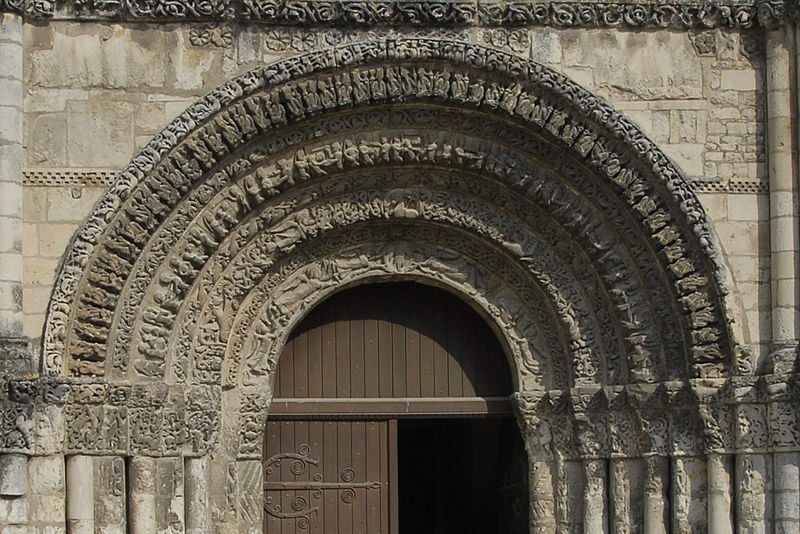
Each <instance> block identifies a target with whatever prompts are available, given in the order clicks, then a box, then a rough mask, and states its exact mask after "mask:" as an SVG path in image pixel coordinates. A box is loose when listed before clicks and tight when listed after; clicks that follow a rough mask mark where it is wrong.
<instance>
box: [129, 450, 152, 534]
mask: <svg viewBox="0 0 800 534" xmlns="http://www.w3.org/2000/svg"><path fill="white" fill-rule="evenodd" d="M128 465H129V471H128V477H129V479H130V484H129V487H130V489H129V493H128V525H129V527H130V534H147V533H152V532H156V487H155V486H156V462H155V459H153V458H148V457H145V456H139V457H134V458H131V460H130V462H129V464H128Z"/></svg>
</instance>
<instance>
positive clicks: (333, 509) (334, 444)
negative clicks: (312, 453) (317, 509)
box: [321, 421, 339, 534]
mask: <svg viewBox="0 0 800 534" xmlns="http://www.w3.org/2000/svg"><path fill="white" fill-rule="evenodd" d="M337 426H338V423H337V422H336V421H326V422H325V423H324V429H323V432H324V445H323V451H324V453H323V454H322V455H321V456H322V458H321V462H322V480H323V481H325V482H328V481H336V480H338V474H337V472H338V460H339V457H338V454H337V450H338V446H339V438H338V428H337ZM322 498H323V501H324V504H323V507H324V521H325V523H324V524H325V533H326V534H327V533H329V532H337V529H338V528H339V504H338V503H339V496H338V495H337V492H336V491H323V492H322Z"/></svg>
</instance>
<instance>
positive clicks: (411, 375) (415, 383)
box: [396, 292, 429, 397]
mask: <svg viewBox="0 0 800 534" xmlns="http://www.w3.org/2000/svg"><path fill="white" fill-rule="evenodd" d="M409 303H411V307H414V306H415V303H419V295H418V294H416V292H413V293H411V294H410V295H409V298H408V300H407V301H406V302H405V303H404V305H403V310H402V314H403V315H404V316H405V317H406V321H407V322H406V324H408V328H406V329H405V334H406V349H405V352H406V371H405V372H406V390H405V392H404V394H401V395H396V396H397V397H419V396H421V395H422V380H423V376H422V373H421V372H420V369H421V367H422V364H421V362H422V355H423V352H422V351H423V349H422V344H423V343H424V342H425V341H426V340H427V338H426V336H425V335H424V334H420V331H421V330H422V324H421V321H420V314H416V313H409V308H410V306H409ZM428 341H429V340H428Z"/></svg>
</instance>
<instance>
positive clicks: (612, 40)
mask: <svg viewBox="0 0 800 534" xmlns="http://www.w3.org/2000/svg"><path fill="white" fill-rule="evenodd" d="M561 42H562V45H561V46H562V48H563V53H564V65H565V66H568V67H570V66H577V67H591V69H592V72H593V74H594V78H595V83H596V87H597V90H598V91H599V92H600V94H602V95H603V96H606V97H608V98H612V99H619V100H628V99H644V100H657V99H665V98H669V99H675V98H701V97H702V95H703V78H702V71H701V70H700V66H699V65H698V64H697V63H696V62H694V61H686V58H687V57H688V58H691V57H693V56H694V55H695V52H694V49H693V48H692V45H691V43H690V42H689V39H688V37H687V36H686V35H685V34H680V33H674V34H673V33H640V32H614V31H610V30H596V31H575V30H571V31H569V32H566V33H565V34H564V35H563V36H562V37H561Z"/></svg>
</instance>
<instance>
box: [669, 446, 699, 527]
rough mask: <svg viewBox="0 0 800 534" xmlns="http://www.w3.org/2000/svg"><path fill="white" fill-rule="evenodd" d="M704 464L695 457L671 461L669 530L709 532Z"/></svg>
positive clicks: (678, 458)
mask: <svg viewBox="0 0 800 534" xmlns="http://www.w3.org/2000/svg"><path fill="white" fill-rule="evenodd" d="M707 480H708V479H707V467H706V462H705V461H704V460H703V459H702V458H698V457H677V458H673V459H672V499H671V501H672V502H671V504H672V530H673V531H674V532H707V531H708V511H707V510H708V494H707V489H708V482H707Z"/></svg>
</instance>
